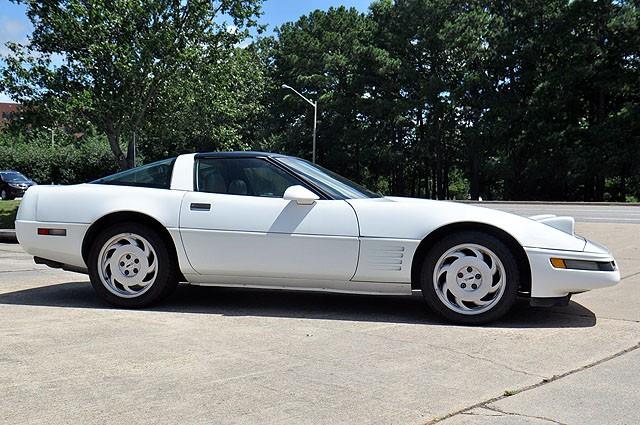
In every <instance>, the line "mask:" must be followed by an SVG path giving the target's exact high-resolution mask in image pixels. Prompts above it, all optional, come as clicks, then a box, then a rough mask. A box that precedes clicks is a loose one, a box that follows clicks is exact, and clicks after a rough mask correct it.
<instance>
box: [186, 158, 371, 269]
mask: <svg viewBox="0 0 640 425" xmlns="http://www.w3.org/2000/svg"><path fill="white" fill-rule="evenodd" d="M194 178H195V179H196V181H195V190H194V191H193V192H188V193H187V194H186V195H185V197H184V198H183V202H182V206H181V211H180V233H181V235H182V241H183V244H184V247H185V250H186V252H187V256H188V259H189V262H190V263H191V265H192V267H193V268H194V270H196V272H198V273H200V274H204V275H222V276H251V277H276V278H277V277H279V278H298V279H327V280H340V281H348V280H349V279H350V278H351V277H352V276H353V275H354V274H355V270H356V265H357V261H358V249H359V242H358V222H357V219H356V215H355V212H354V210H353V208H352V207H351V206H350V205H349V204H348V203H347V202H345V201H343V200H329V199H319V200H317V201H315V202H314V203H313V204H311V205H299V204H298V203H297V202H295V201H289V200H285V199H283V198H282V196H283V194H284V191H285V190H286V189H287V188H288V187H290V186H293V185H302V184H304V183H302V182H300V181H299V180H298V179H297V178H296V177H294V176H293V175H291V174H289V173H288V172H286V171H285V170H283V169H281V168H280V167H278V166H277V165H275V164H273V163H272V162H270V161H269V160H268V159H266V158H253V157H237V158H236V157H222V158H220V157H218V158H215V157H214V158H200V159H196V163H195V173H194Z"/></svg>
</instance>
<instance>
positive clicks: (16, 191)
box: [5, 186, 29, 198]
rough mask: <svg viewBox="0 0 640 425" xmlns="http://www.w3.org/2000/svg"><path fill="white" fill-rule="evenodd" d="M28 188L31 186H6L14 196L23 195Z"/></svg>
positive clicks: (10, 194) (19, 196)
mask: <svg viewBox="0 0 640 425" xmlns="http://www.w3.org/2000/svg"><path fill="white" fill-rule="evenodd" d="M27 189H29V187H26V188H21V187H13V186H6V188H5V190H6V191H7V193H8V194H9V196H11V197H12V198H21V197H23V196H24V194H25V192H26V191H27Z"/></svg>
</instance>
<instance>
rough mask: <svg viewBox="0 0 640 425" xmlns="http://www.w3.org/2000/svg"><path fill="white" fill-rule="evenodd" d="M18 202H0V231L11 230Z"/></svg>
mask: <svg viewBox="0 0 640 425" xmlns="http://www.w3.org/2000/svg"><path fill="white" fill-rule="evenodd" d="M18 205H20V201H2V200H0V229H13V228H14V227H15V224H14V221H15V219H16V213H17V212H18Z"/></svg>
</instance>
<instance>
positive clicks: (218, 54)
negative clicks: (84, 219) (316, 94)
mask: <svg viewBox="0 0 640 425" xmlns="http://www.w3.org/2000/svg"><path fill="white" fill-rule="evenodd" d="M15 1H17V2H23V3H24V4H26V5H27V8H28V9H27V16H28V17H29V19H30V20H31V22H32V24H33V26H34V31H33V34H32V35H31V38H30V40H29V43H28V44H26V45H24V46H23V45H19V44H16V43H12V44H11V45H10V48H11V51H12V53H11V54H10V55H9V56H8V57H6V58H4V60H5V62H6V65H5V66H4V68H3V69H2V80H1V81H2V82H1V83H0V89H2V90H4V91H6V92H8V93H9V94H10V95H11V96H12V97H13V98H14V99H15V100H17V101H19V102H20V103H22V104H23V105H24V107H23V111H24V112H25V114H26V115H31V118H32V119H34V120H38V119H39V120H47V121H49V122H50V121H56V122H58V123H60V124H65V125H71V124H72V123H78V122H83V121H85V122H86V121H89V122H91V123H93V124H94V125H95V126H96V127H97V128H98V129H99V130H101V131H102V132H104V134H106V136H107V140H108V142H109V146H110V148H111V151H112V153H113V155H114V157H115V158H116V160H117V161H118V164H119V165H120V167H121V168H127V167H131V166H133V165H134V164H133V162H132V160H133V158H132V155H131V150H130V149H129V150H127V152H123V149H122V146H121V139H122V137H123V135H125V134H131V133H133V132H136V131H138V130H139V129H141V128H143V127H145V126H148V125H149V123H150V122H151V120H150V112H151V111H153V113H155V114H160V113H159V111H158V108H159V107H160V106H163V107H164V108H168V110H165V111H162V114H168V113H171V112H173V113H175V112H176V110H175V109H174V105H176V104H177V102H174V101H175V100H176V99H179V98H180V96H181V94H182V93H181V92H180V90H179V88H176V87H177V86H176V85H177V84H182V83H183V82H184V81H185V80H186V79H188V78H189V77H190V76H191V77H195V78H197V77H198V76H199V75H200V71H201V67H202V64H203V60H204V61H205V63H212V62H215V61H219V60H224V54H225V53H229V52H231V51H232V49H231V47H232V46H234V45H236V44H237V43H238V42H239V41H241V40H242V39H243V38H245V37H246V36H247V34H248V33H247V29H248V28H249V27H252V26H255V25H256V20H255V19H256V17H257V16H258V15H259V13H260V3H261V0H214V1H212V0H188V1H179V0H134V1H131V0H43V1H38V2H32V1H26V0H15ZM227 20H229V21H230V22H231V23H232V25H230V24H228V23H227Z"/></svg>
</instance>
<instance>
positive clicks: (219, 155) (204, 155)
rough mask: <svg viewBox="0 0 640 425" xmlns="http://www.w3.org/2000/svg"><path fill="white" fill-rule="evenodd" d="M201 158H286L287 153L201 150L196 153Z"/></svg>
mask: <svg viewBox="0 0 640 425" xmlns="http://www.w3.org/2000/svg"><path fill="white" fill-rule="evenodd" d="M195 157H196V158H197V159H199V158H286V157H287V155H282V154H279V153H272V152H256V151H235V152H200V153H197V154H196V155H195Z"/></svg>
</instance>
